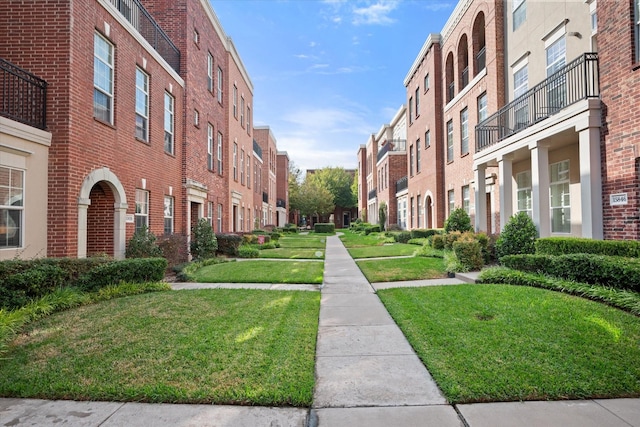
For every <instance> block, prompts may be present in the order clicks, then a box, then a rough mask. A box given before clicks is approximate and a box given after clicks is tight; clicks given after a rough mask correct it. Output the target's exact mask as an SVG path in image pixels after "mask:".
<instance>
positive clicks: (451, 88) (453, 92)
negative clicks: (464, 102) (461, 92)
mask: <svg viewBox="0 0 640 427" xmlns="http://www.w3.org/2000/svg"><path fill="white" fill-rule="evenodd" d="M455 95H456V85H455V83H454V82H451V83H449V86H448V87H447V102H451V100H452V99H453V98H454V96H455Z"/></svg>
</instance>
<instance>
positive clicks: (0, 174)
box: [0, 166, 24, 249]
mask: <svg viewBox="0 0 640 427" xmlns="http://www.w3.org/2000/svg"><path fill="white" fill-rule="evenodd" d="M23 201H24V171H21V170H18V169H13V168H7V167H2V166H0V249H6V248H19V247H22V233H23V223H22V222H23V218H24V202H23Z"/></svg>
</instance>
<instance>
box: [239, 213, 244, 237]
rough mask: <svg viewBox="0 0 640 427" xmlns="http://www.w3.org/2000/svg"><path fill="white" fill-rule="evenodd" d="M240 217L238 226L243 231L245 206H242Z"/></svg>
mask: <svg viewBox="0 0 640 427" xmlns="http://www.w3.org/2000/svg"><path fill="white" fill-rule="evenodd" d="M239 214H240V218H238V228H240V230H239V231H242V228H243V225H244V207H242V209H240V212H239Z"/></svg>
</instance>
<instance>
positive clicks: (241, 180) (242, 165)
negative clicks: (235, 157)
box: [240, 150, 244, 185]
mask: <svg viewBox="0 0 640 427" xmlns="http://www.w3.org/2000/svg"><path fill="white" fill-rule="evenodd" d="M240 184H242V185H244V150H240Z"/></svg>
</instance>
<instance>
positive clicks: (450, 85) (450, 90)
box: [445, 52, 455, 102]
mask: <svg viewBox="0 0 640 427" xmlns="http://www.w3.org/2000/svg"><path fill="white" fill-rule="evenodd" d="M453 75H454V74H453V53H452V52H449V55H447V63H446V84H447V86H446V88H445V90H446V91H447V102H449V101H451V100H452V99H453V97H454V95H455V83H454V80H453Z"/></svg>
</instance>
